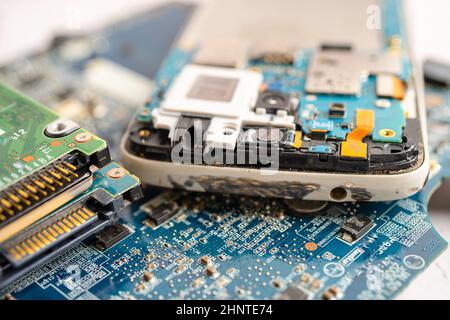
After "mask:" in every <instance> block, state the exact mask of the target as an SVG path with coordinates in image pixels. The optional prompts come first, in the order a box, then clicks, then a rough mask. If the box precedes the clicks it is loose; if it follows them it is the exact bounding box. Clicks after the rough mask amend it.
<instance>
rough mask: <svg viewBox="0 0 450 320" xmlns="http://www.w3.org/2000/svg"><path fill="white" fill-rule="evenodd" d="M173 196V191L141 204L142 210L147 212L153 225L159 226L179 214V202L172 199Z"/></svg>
mask: <svg viewBox="0 0 450 320" xmlns="http://www.w3.org/2000/svg"><path fill="white" fill-rule="evenodd" d="M173 197H175V195H173V194H171V193H168V194H162V195H161V196H158V197H156V198H154V199H152V200H150V201H149V202H147V203H145V204H143V205H142V206H141V210H143V211H144V212H145V213H146V214H147V217H148V222H149V223H150V224H151V225H152V226H154V227H158V226H159V225H161V224H163V223H164V222H166V221H168V220H169V219H170V218H172V217H173V216H175V215H176V214H178V205H177V203H176V202H174V201H171V199H172V198H173Z"/></svg>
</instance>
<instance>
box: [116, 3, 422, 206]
mask: <svg viewBox="0 0 450 320" xmlns="http://www.w3.org/2000/svg"><path fill="white" fill-rule="evenodd" d="M402 5H403V3H402V1H396V0H378V1H373V0H346V1H345V3H344V2H341V1H332V0H321V1H299V0H289V1H283V2H281V3H280V2H279V1H273V0H262V1H250V0H249V1H242V0H232V1H230V0H217V1H211V2H207V3H206V4H205V5H204V6H203V7H201V8H200V9H198V11H197V12H196V13H195V14H194V16H193V18H192V20H191V21H190V23H189V25H188V27H187V29H186V30H185V32H184V33H183V34H182V36H181V37H180V39H179V41H178V43H177V46H176V47H175V48H174V49H173V50H172V52H171V54H170V55H169V56H168V58H167V59H166V61H165V63H164V65H163V66H162V68H161V69H160V71H159V74H158V77H157V79H156V82H157V88H156V89H155V91H154V93H153V95H152V99H151V100H150V101H149V102H148V103H147V104H146V105H145V106H144V107H143V108H142V110H141V111H140V113H139V114H138V115H137V116H136V118H135V119H134V120H133V122H132V123H131V124H130V127H129V131H128V134H127V135H125V138H124V141H123V145H122V149H123V150H122V152H123V161H124V162H125V164H126V165H127V166H128V167H129V168H130V169H131V170H132V171H133V172H135V173H137V174H138V175H139V176H140V177H141V178H142V179H143V182H145V183H149V184H152V185H157V186H162V187H169V188H182V189H186V190H190V191H209V192H227V193H237V194H245V195H257V196H266V197H283V198H296V199H306V200H331V201H354V200H357V201H379V200H393V199H400V198H404V197H408V196H410V195H412V194H414V193H416V192H417V191H419V190H420V189H421V188H422V187H423V186H424V183H425V181H426V179H427V176H428V172H429V163H428V155H427V151H428V150H427V141H426V128H425V123H424V108H423V102H422V91H423V88H422V84H421V77H420V70H418V69H417V68H416V66H415V65H414V63H413V60H412V57H411V55H410V47H409V44H408V41H407V34H406V30H405V29H406V23H405V21H404V15H403V7H402ZM174 155H175V156H176V159H175V158H174ZM206 156H208V157H209V158H207V157H206ZM180 159H181V160H180ZM211 159H212V161H211ZM275 165H276V166H275ZM273 167H276V169H277V170H274V169H273Z"/></svg>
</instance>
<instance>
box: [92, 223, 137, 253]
mask: <svg viewBox="0 0 450 320" xmlns="http://www.w3.org/2000/svg"><path fill="white" fill-rule="evenodd" d="M129 234H130V230H129V229H128V228H127V227H125V226H124V225H123V224H120V223H117V224H113V225H110V226H109V227H106V228H105V229H104V230H102V231H100V232H99V233H98V234H97V235H96V236H95V237H96V239H97V241H96V242H95V244H94V245H95V247H96V248H97V249H99V250H100V251H105V250H107V249H109V248H111V247H112V246H114V245H115V244H117V243H118V242H120V241H121V240H123V239H124V238H126V237H127V236H128V235H129Z"/></svg>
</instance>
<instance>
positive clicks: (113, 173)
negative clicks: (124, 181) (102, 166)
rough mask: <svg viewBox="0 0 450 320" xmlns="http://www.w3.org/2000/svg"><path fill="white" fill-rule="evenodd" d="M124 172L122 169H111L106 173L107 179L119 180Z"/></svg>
mask: <svg viewBox="0 0 450 320" xmlns="http://www.w3.org/2000/svg"><path fill="white" fill-rule="evenodd" d="M125 173H126V171H125V169H122V168H113V169H111V170H109V171H108V177H110V178H111V179H120V178H122V177H123V176H124V175H125Z"/></svg>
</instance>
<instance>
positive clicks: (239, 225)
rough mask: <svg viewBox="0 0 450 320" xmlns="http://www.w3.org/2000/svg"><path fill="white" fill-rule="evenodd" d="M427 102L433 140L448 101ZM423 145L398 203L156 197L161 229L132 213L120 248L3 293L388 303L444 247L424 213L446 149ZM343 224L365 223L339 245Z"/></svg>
mask: <svg viewBox="0 0 450 320" xmlns="http://www.w3.org/2000/svg"><path fill="white" fill-rule="evenodd" d="M427 92H428V100H429V101H430V103H431V102H432V101H431V100H430V99H433V101H434V102H435V103H434V104H433V106H432V107H429V109H428V110H429V113H430V123H429V127H430V132H435V129H436V128H437V127H441V126H442V125H448V122H447V121H446V120H445V119H443V117H442V116H441V117H436V116H434V115H433V114H434V112H439V114H441V115H442V112H444V113H445V112H447V113H448V111H449V106H450V91H449V90H447V89H442V88H437V87H429V88H428V91H427ZM438 109H439V111H434V110H438ZM447 132H448V131H447ZM431 135H432V138H431V146H432V150H433V154H432V157H433V158H434V159H435V160H437V161H438V162H439V163H440V168H439V166H435V168H436V170H434V172H433V173H432V178H431V179H430V181H429V183H428V185H427V187H426V188H425V189H424V190H422V191H421V192H419V193H418V194H416V195H415V196H413V197H411V198H409V199H404V200H399V201H393V202H386V203H343V204H328V205H327V206H326V207H325V208H323V209H322V210H321V211H320V212H318V213H315V214H313V215H307V214H303V215H298V214H294V215H293V214H292V212H291V210H290V209H289V207H288V206H286V203H285V202H283V201H280V200H276V201H275V200H269V199H257V198H242V197H228V196H221V195H208V194H173V195H171V196H167V195H166V194H164V195H165V196H166V197H167V198H168V199H169V198H170V199H171V200H170V201H172V202H176V203H177V212H176V214H175V215H174V216H173V218H172V219H170V220H169V221H168V222H166V223H165V224H163V225H160V226H159V227H157V228H155V227H152V226H151V225H149V224H148V223H146V219H147V216H146V213H145V212H143V211H142V210H141V208H140V207H139V206H138V205H135V206H134V207H133V209H131V210H130V211H129V212H128V213H127V216H126V217H125V219H124V220H123V223H124V224H125V225H126V226H127V227H128V228H129V229H130V230H131V231H132V232H131V233H130V235H129V236H128V237H127V238H125V239H124V240H122V241H121V242H119V243H117V244H116V245H114V246H113V247H111V248H109V249H108V250H106V251H99V250H98V249H97V248H95V247H94V246H92V244H91V243H90V242H86V243H84V244H81V245H79V246H77V247H75V248H73V249H71V250H69V251H68V252H66V253H65V254H64V255H62V256H60V257H58V258H56V259H55V260H53V261H52V262H51V263H49V264H48V265H47V266H45V267H43V268H41V269H39V270H36V271H35V272H33V273H31V274H30V275H29V276H27V277H25V278H24V279H22V280H21V281H19V282H18V283H16V284H15V285H14V286H12V287H10V288H9V292H11V293H12V294H13V295H14V297H16V298H18V299H176V298H178V299H221V298H230V299H270V298H292V299H296V298H308V299H323V298H330V297H331V298H336V299H392V298H395V296H397V295H398V294H399V293H400V292H401V291H402V290H403V289H405V287H406V286H407V285H408V284H409V283H410V282H411V281H412V280H413V279H414V277H415V276H417V275H418V274H419V273H420V272H422V271H424V270H425V269H426V268H427V266H428V265H429V264H430V263H431V262H432V261H433V260H434V259H435V258H436V257H437V256H438V255H439V254H440V253H441V252H442V251H443V250H445V248H446V247H447V242H446V241H445V240H444V239H442V238H441V237H440V236H439V234H438V233H437V232H436V230H435V229H434V228H433V226H432V224H431V223H430V220H429V218H428V214H427V208H426V207H427V202H428V199H429V197H430V196H431V194H432V192H433V191H434V190H435V189H436V188H437V187H438V186H439V185H440V182H441V181H442V179H444V178H446V177H447V176H448V174H449V168H450V165H449V159H448V158H447V156H443V155H448V153H446V152H445V150H448V148H449V147H450V143H449V141H448V137H447V140H445V141H444V140H442V139H435V138H434V134H433V133H431ZM155 193H156V191H155V190H152V189H150V190H147V192H146V194H147V199H146V200H145V201H148V200H149V199H150V200H151V199H153V201H155V200H154V199H155V197H158V195H155ZM143 207H145V204H144V205H143ZM354 215H364V216H368V217H370V218H371V219H372V221H373V222H374V224H373V226H372V227H371V228H370V230H368V231H367V232H366V233H365V234H364V235H363V236H362V237H361V238H360V239H358V240H357V241H356V242H353V243H348V242H346V241H344V240H343V239H342V238H340V236H339V234H340V229H341V226H342V225H343V224H344V223H345V222H346V221H347V220H348V219H350V218H351V217H352V216H354ZM205 257H207V259H208V264H209V266H213V268H208V266H205V264H204V261H205V259H206V258H205ZM210 269H212V270H210ZM330 294H331V296H330Z"/></svg>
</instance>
